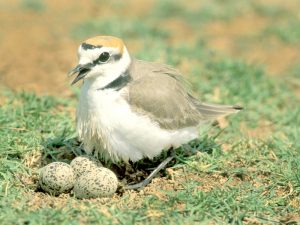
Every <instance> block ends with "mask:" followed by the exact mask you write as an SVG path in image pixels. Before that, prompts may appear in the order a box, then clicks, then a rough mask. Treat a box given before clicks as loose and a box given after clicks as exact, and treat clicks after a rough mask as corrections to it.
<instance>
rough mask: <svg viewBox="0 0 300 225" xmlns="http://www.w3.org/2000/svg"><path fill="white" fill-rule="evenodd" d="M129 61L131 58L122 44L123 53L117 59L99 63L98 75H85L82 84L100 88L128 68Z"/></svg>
mask: <svg viewBox="0 0 300 225" xmlns="http://www.w3.org/2000/svg"><path fill="white" fill-rule="evenodd" d="M130 63H131V59H130V56H129V53H128V51H127V49H126V47H125V46H124V49H123V55H122V57H121V58H120V59H119V60H118V61H116V62H112V63H108V64H107V65H101V67H102V68H101V70H99V75H97V74H96V75H93V76H91V77H89V76H87V78H86V79H84V84H83V86H89V87H90V88H92V89H94V88H96V89H101V88H103V87H105V86H106V85H108V84H109V83H111V82H112V81H114V80H115V79H117V78H118V77H119V76H120V75H122V74H124V73H125V72H126V70H127V69H128V68H129V66H130Z"/></svg>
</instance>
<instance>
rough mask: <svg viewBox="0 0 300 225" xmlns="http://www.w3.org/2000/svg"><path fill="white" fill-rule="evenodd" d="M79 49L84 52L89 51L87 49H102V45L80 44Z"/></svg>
mask: <svg viewBox="0 0 300 225" xmlns="http://www.w3.org/2000/svg"><path fill="white" fill-rule="evenodd" d="M81 47H82V48H83V49H84V50H89V49H95V48H102V47H103V46H102V45H97V46H95V45H90V44H87V43H82V44H81Z"/></svg>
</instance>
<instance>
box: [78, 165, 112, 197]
mask: <svg viewBox="0 0 300 225" xmlns="http://www.w3.org/2000/svg"><path fill="white" fill-rule="evenodd" d="M117 187H118V178H117V177H116V175H115V174H114V173H113V172H112V171H111V170H109V169H107V168H104V167H98V168H95V169H93V170H91V171H88V172H86V173H84V174H83V175H81V176H80V177H79V178H78V179H77V180H76V182H75V186H74V194H75V196H76V197H77V198H97V197H108V196H111V195H112V194H114V193H115V192H116V190H117Z"/></svg>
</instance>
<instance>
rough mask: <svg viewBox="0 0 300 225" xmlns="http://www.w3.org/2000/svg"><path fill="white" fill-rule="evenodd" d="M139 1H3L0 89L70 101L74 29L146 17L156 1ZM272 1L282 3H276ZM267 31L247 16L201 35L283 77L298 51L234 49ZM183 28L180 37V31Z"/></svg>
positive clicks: (177, 23) (173, 24) (175, 26)
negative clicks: (97, 21) (35, 4)
mask: <svg viewBox="0 0 300 225" xmlns="http://www.w3.org/2000/svg"><path fill="white" fill-rule="evenodd" d="M138 2H139V1H138V0H131V1H128V2H127V4H128V5H127V6H128V7H124V8H123V9H120V8H117V7H116V6H114V7H113V6H112V5H107V4H102V5H101V7H100V6H99V3H100V1H90V2H88V1H81V2H80V1H72V4H71V1H68V0H61V1H58V0H52V1H50V0H48V1H45V3H44V8H43V10H33V9H32V8H29V7H25V6H24V1H21V0H19V1H17V0H13V1H9V3H8V1H6V2H5V1H0V24H1V31H0V50H1V51H0V58H1V61H0V82H1V85H2V86H5V87H9V88H10V89H13V90H27V91H34V92H37V93H39V94H52V95H62V96H70V95H71V94H72V92H71V91H70V88H69V83H70V80H69V79H68V77H67V72H68V71H69V70H70V69H71V68H72V67H73V66H74V65H75V64H76V61H77V56H76V49H77V46H78V45H79V43H80V41H79V40H74V38H72V37H71V35H70V32H71V30H72V28H73V27H74V26H76V25H77V24H79V23H80V22H82V21H84V20H86V19H90V18H93V17H99V15H102V16H108V15H112V14H118V13H120V12H123V13H126V14H128V13H129V14H134V15H135V16H137V15H143V13H145V12H146V11H147V10H148V9H149V8H151V7H152V5H153V1H152V0H148V1H144V2H143V4H138ZM268 2H269V3H270V4H271V3H276V4H282V3H283V2H280V1H277V0H269V1H268ZM288 2H290V5H291V7H293V2H294V1H287V2H284V4H285V5H287V4H288ZM164 26H167V27H168V29H170V30H171V31H172V30H175V31H177V33H178V37H175V39H176V38H178V39H179V40H183V39H184V36H183V35H182V34H185V33H187V32H190V33H191V37H193V33H195V32H194V31H193V30H192V29H191V28H190V27H188V26H187V25H186V24H185V23H184V22H183V21H181V20H180V19H177V20H173V21H166V22H165V23H164ZM266 26H268V21H266V19H264V18H262V17H259V16H257V15H251V14H249V15H248V14H247V15H241V16H240V17H239V18H237V19H234V20H232V21H229V22H226V21H224V22H223V21H221V22H220V21H216V22H211V23H209V24H208V25H207V26H206V27H205V29H204V31H203V32H204V33H205V34H206V35H209V36H210V41H209V43H208V44H209V47H211V48H215V49H217V50H219V51H223V52H224V53H225V54H228V55H230V56H236V57H243V58H244V59H246V60H247V61H249V62H255V63H259V64H265V65H266V67H267V69H268V71H269V72H270V74H282V73H283V72H284V71H285V70H286V69H287V68H288V67H289V66H290V65H292V64H293V63H295V62H297V60H299V58H300V57H299V56H300V50H299V48H298V49H297V48H294V47H289V46H286V45H281V44H280V43H278V41H275V40H270V43H269V47H268V48H265V46H264V45H263V44H262V43H255V44H256V46H255V48H252V49H251V51H242V50H241V49H239V48H238V47H237V46H236V45H235V38H237V37H240V36H243V35H251V34H252V33H253V34H254V33H255V32H256V31H257V30H259V29H263V28H265V27H266ZM179 29H180V30H181V31H182V32H178V30H179ZM172 38H174V36H173V37H172ZM129 43H130V41H129ZM129 45H133V44H132V43H131V44H129ZM270 46H271V47H270ZM130 47H131V46H129V48H130ZM133 49H134V47H133ZM162 51H163V49H162ZM278 52H280V54H278Z"/></svg>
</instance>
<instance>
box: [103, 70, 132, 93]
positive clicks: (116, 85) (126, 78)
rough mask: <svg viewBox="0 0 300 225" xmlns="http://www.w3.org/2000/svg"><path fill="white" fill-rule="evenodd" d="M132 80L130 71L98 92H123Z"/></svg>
mask: <svg viewBox="0 0 300 225" xmlns="http://www.w3.org/2000/svg"><path fill="white" fill-rule="evenodd" d="M131 80H132V78H131V76H130V74H129V71H125V72H124V73H123V74H122V75H120V76H118V77H117V78H116V79H115V80H113V81H112V82H110V83H109V84H107V85H106V86H104V87H103V88H99V89H98V90H101V91H102V90H105V89H115V90H116V91H119V90H121V89H122V88H123V87H125V86H126V85H127V84H128V83H129V82H130V81H131Z"/></svg>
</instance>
